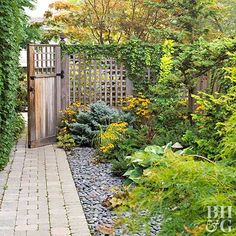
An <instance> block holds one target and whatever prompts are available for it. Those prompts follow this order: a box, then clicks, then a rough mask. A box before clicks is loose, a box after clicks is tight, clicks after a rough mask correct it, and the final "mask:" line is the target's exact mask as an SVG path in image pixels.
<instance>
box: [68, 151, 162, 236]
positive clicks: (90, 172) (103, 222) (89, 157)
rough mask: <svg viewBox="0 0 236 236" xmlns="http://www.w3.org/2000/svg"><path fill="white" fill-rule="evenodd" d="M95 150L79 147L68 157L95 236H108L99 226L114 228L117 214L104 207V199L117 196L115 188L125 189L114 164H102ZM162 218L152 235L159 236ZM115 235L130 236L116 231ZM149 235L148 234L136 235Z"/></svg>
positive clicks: (119, 230)
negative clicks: (113, 166)
mask: <svg viewBox="0 0 236 236" xmlns="http://www.w3.org/2000/svg"><path fill="white" fill-rule="evenodd" d="M94 154H95V150H94V149H92V148H76V149H74V150H73V151H72V152H71V153H69V154H68V161H69V164H70V168H71V172H72V176H73V179H74V182H75V185H76V188H77V190H78V194H79V197H80V200H81V203H82V206H83V209H84V212H85V216H86V219H87V222H88V225H89V228H90V231H91V234H92V235H94V236H104V235H105V234H103V233H101V232H100V231H99V230H98V228H99V227H105V228H106V227H107V228H110V227H112V224H113V222H114V220H116V218H117V217H116V215H115V213H114V212H113V211H111V210H109V209H108V208H106V207H103V206H102V203H103V202H104V200H106V199H107V198H108V197H111V196H112V195H113V191H112V190H113V189H114V188H115V187H118V188H119V187H121V186H122V184H123V179H122V178H120V177H115V176H113V175H112V172H111V164H109V163H99V162H97V161H96V159H95V158H94ZM159 222H160V219H159V220H158V222H157V224H155V225H153V227H152V230H151V232H152V233H151V235H152V236H153V235H157V233H158V231H159V230H160V226H159V225H160V223H159ZM112 235H122V236H127V235H128V236H129V235H131V234H124V233H122V229H116V231H115V233H113V234H112ZM136 235H140V236H145V234H143V233H140V234H136Z"/></svg>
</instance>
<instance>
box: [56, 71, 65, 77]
mask: <svg viewBox="0 0 236 236" xmlns="http://www.w3.org/2000/svg"><path fill="white" fill-rule="evenodd" d="M56 76H61V79H64V77H65V72H64V70H62V71H61V73H57V74H56Z"/></svg>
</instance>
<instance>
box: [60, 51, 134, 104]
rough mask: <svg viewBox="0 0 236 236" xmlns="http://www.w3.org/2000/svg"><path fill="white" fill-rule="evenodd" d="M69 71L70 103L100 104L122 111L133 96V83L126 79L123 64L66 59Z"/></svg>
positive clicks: (72, 56)
mask: <svg viewBox="0 0 236 236" xmlns="http://www.w3.org/2000/svg"><path fill="white" fill-rule="evenodd" d="M66 60H69V62H67V63H66V64H69V68H66V69H65V70H66V76H67V75H68V78H69V83H68V87H69V101H70V102H74V101H76V100H79V101H80V102H81V103H82V104H84V105H87V104H91V103H94V102H96V101H98V100H102V101H104V102H105V103H106V104H107V105H110V106H115V107H119V106H121V105H122V100H123V99H124V98H125V97H126V96H128V95H131V94H132V82H131V81H130V80H129V79H128V78H127V77H126V71H125V68H124V66H123V65H122V64H118V63H117V62H116V60H114V59H112V58H102V59H87V58H85V57H82V56H81V55H79V54H72V55H69V56H67V58H66Z"/></svg>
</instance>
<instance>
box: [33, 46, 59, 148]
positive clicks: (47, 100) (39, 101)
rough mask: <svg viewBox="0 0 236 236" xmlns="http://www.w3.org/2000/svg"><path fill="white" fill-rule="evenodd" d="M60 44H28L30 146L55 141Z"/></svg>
mask: <svg viewBox="0 0 236 236" xmlns="http://www.w3.org/2000/svg"><path fill="white" fill-rule="evenodd" d="M60 50H61V49H60V46H59V45H28V90H29V91H28V110H29V112H28V145H29V147H39V146H42V145H46V144H50V143H52V142H54V141H55V140H56V133H57V121H58V113H59V110H60V109H61V108H62V107H61V75H62V74H61V52H60Z"/></svg>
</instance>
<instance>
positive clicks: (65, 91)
mask: <svg viewBox="0 0 236 236" xmlns="http://www.w3.org/2000/svg"><path fill="white" fill-rule="evenodd" d="M69 63H70V57H69V55H67V54H66V55H64V56H63V58H62V63H61V64H62V68H61V69H62V70H63V71H64V78H63V79H62V80H61V109H62V110H64V109H66V108H67V107H68V106H69V104H70V70H69Z"/></svg>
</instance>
